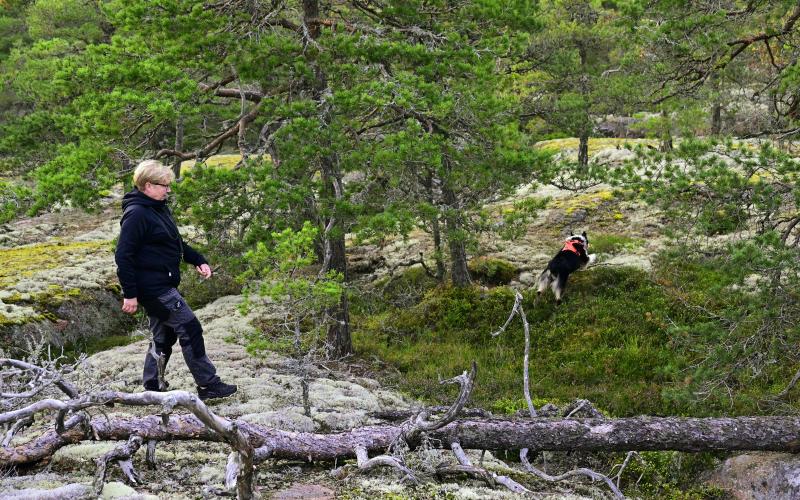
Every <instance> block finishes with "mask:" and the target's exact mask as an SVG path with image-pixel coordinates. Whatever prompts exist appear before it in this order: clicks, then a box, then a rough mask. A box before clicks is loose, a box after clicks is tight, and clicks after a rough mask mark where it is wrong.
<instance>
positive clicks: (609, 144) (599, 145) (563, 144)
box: [536, 137, 658, 155]
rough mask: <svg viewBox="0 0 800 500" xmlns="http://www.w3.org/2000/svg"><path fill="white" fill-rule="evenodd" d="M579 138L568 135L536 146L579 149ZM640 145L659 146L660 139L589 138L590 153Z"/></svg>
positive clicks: (562, 149) (545, 148) (544, 148)
mask: <svg viewBox="0 0 800 500" xmlns="http://www.w3.org/2000/svg"><path fill="white" fill-rule="evenodd" d="M578 142H579V141H578V138H577V137H567V138H564V139H550V140H548V141H540V142H537V143H536V147H537V148H539V149H543V150H545V151H550V152H553V153H558V152H559V151H564V150H567V149H578ZM638 145H652V146H657V145H658V141H656V140H654V139H620V138H615V137H609V138H596V139H589V155H593V154H595V153H597V152H598V151H600V150H603V149H609V148H616V147H630V148H631V149H633V147H635V146H638Z"/></svg>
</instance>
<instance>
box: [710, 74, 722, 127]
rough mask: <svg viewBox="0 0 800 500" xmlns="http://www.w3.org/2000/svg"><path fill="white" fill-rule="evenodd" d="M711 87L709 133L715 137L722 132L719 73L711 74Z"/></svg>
mask: <svg viewBox="0 0 800 500" xmlns="http://www.w3.org/2000/svg"><path fill="white" fill-rule="evenodd" d="M711 88H712V89H713V91H714V102H713V103H712V104H711V135H713V136H715V137H717V136H719V135H720V133H722V102H721V100H722V99H721V97H720V95H719V92H720V83H719V75H718V74H716V73H714V74H712V75H711Z"/></svg>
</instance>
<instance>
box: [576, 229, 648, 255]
mask: <svg viewBox="0 0 800 500" xmlns="http://www.w3.org/2000/svg"><path fill="white" fill-rule="evenodd" d="M643 244H644V240H643V239H641V238H633V237H630V236H626V235H623V234H590V235H589V251H590V252H591V253H606V254H617V253H620V252H625V251H629V250H634V249H636V248H639V247H641V246H642V245H643Z"/></svg>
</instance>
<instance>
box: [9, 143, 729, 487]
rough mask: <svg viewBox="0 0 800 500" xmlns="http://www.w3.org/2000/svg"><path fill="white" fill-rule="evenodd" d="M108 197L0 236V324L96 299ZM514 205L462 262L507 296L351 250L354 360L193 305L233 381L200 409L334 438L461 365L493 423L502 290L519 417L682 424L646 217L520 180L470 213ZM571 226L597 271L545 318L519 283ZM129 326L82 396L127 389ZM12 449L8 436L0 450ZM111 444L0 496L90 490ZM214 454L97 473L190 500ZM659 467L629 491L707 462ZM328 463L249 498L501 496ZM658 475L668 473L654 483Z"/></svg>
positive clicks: (251, 320)
mask: <svg viewBox="0 0 800 500" xmlns="http://www.w3.org/2000/svg"><path fill="white" fill-rule="evenodd" d="M628 153H629V152H626V150H625V149H618V148H617V147H616V145H613V147H608V148H605V149H599V150H598V151H597V152H596V153H595V157H598V158H602V159H603V161H605V162H608V163H613V162H618V161H622V160H623V159H624V158H625V157H626V155H627V154H628ZM118 198H119V196H118V195H117V196H116V197H112V198H109V200H107V204H106V206H105V208H104V209H103V210H101V211H100V212H97V213H94V214H86V213H82V212H78V211H71V210H65V211H62V212H56V213H49V214H45V215H42V216H40V217H37V218H29V219H22V220H19V221H15V222H13V223H10V224H6V225H4V226H3V227H2V228H0V260H2V261H3V262H4V263H8V265H7V267H8V269H14V271H8V272H5V274H0V314H2V315H3V316H0V319H3V318H4V319H3V320H4V321H6V322H7V323H13V324H14V326H15V327H16V325H19V324H23V323H26V322H27V323H28V324H42V325H44V324H47V325H50V326H49V327H50V328H56V329H58V328H61V330H65V329H68V328H69V325H64V324H63V323H59V319H60V320H61V321H62V322H63V321H67V322H68V323H69V321H73V320H64V319H63V318H59V317H58V313H59V312H60V311H61V309H59V308H63V304H64V303H68V302H70V300H72V301H73V302H74V301H77V302H79V303H80V301H81V300H82V297H84V296H85V295H83V294H85V293H86V291H87V290H106V291H110V292H113V287H114V282H115V276H114V263H113V254H112V244H113V239H114V237H115V236H116V234H117V230H118V229H117V228H118V220H119V219H118V214H119V206H118V204H119V201H118ZM525 199H537V200H547V201H546V203H545V205H544V206H545V208H544V209H542V210H540V211H539V212H538V213H537V214H536V216H535V217H534V218H533V219H532V220H531V221H530V222H529V223H528V224H526V225H525V227H524V231H523V232H522V234H521V235H518V237H517V238H515V239H514V240H513V241H507V240H504V239H502V238H500V237H498V236H496V235H489V234H488V233H487V235H486V236H482V237H481V238H480V244H479V245H478V246H477V247H476V248H475V249H474V250H473V252H472V255H471V257H473V258H475V257H481V258H488V259H497V260H501V261H504V262H507V263H509V264H510V265H511V266H512V267H513V269H514V272H513V275H512V277H511V278H510V281H509V283H508V286H489V285H485V284H484V285H483V286H479V287H475V288H474V289H471V290H470V291H468V292H459V291H456V290H452V289H448V288H437V287H436V286H435V285H434V284H431V282H430V281H426V280H425V278H424V276H423V275H424V273H421V269H420V266H415V267H411V268H408V267H405V266H403V265H402V264H403V263H404V262H408V261H409V260H413V259H414V258H418V256H419V254H420V252H422V253H423V254H424V255H430V252H431V249H432V241H431V239H430V236H429V235H428V234H426V233H424V232H422V231H416V232H414V233H412V234H411V235H410V236H409V237H408V238H405V239H403V240H398V241H394V242H388V243H387V244H386V245H384V246H382V247H377V246H370V245H364V246H361V247H359V248H356V249H354V251H353V252H352V256H351V257H352V261H351V265H352V267H353V269H354V270H356V272H357V278H356V279H357V280H358V282H359V283H361V284H365V283H371V284H372V285H373V286H371V287H364V290H369V291H366V292H358V291H356V292H354V298H353V327H354V343H355V346H356V349H357V357H356V358H355V359H351V360H348V361H347V362H344V363H331V362H324V363H317V364H313V365H308V364H305V365H300V364H299V363H298V362H297V361H295V360H293V359H292V358H290V357H286V356H284V355H282V354H280V353H278V352H272V353H267V354H266V355H263V354H262V355H261V356H252V355H251V354H249V353H248V352H247V349H246V345H247V343H248V336H249V335H250V334H251V333H252V332H254V331H256V328H257V327H258V325H259V323H260V322H263V321H265V319H266V320H269V318H270V317H271V315H276V314H278V313H279V310H278V309H277V308H276V307H275V305H274V304H270V303H268V302H264V303H261V304H260V305H259V306H258V307H257V308H256V309H254V310H252V311H250V312H249V313H248V314H247V315H242V313H241V312H240V311H239V308H238V304H239V302H240V301H241V297H239V296H225V297H221V298H219V299H217V300H215V301H213V302H211V303H209V304H207V305H204V306H202V307H199V308H198V309H197V311H196V313H197V315H198V317H199V319H200V320H201V322H202V323H203V326H204V328H205V337H206V346H207V349H208V353H209V357H210V358H211V359H212V361H214V363H215V364H216V365H217V367H218V370H219V373H220V375H221V376H222V378H223V379H224V380H226V381H227V382H231V383H236V384H238V385H239V388H240V390H239V392H238V393H237V394H236V395H235V396H233V397H232V398H230V399H227V400H222V401H218V402H216V403H214V404H213V406H212V409H213V411H215V412H216V413H218V414H220V415H221V416H225V417H228V418H241V419H243V420H246V421H249V422H254V423H258V424H262V425H269V426H274V427H276V428H279V429H284V430H293V431H313V432H332V431H337V430H346V429H350V428H353V427H355V426H360V425H366V424H370V423H376V420H375V419H374V418H373V417H371V416H370V414H371V413H372V412H375V411H379V410H386V409H402V408H412V407H420V406H421V405H422V404H423V403H424V404H433V403H435V404H447V403H448V402H449V401H450V400H451V399H452V397H453V394H452V392H447V391H446V390H443V389H442V388H441V387H440V386H439V385H438V383H437V380H438V379H439V378H446V377H451V376H453V375H456V374H458V373H460V372H461V371H463V370H464V369H466V368H467V367H468V366H469V363H470V362H471V361H472V360H474V359H478V360H479V376H478V383H477V387H476V390H475V393H474V400H473V402H474V403H473V404H475V405H477V406H483V407H485V408H487V409H489V410H492V411H493V412H495V413H503V414H513V413H515V412H518V411H520V410H523V409H524V408H525V404H524V400H523V398H522V390H521V385H522V384H521V379H522V373H521V366H522V342H523V341H522V327H521V323H519V321H518V320H516V321H515V322H514V324H513V325H512V326H511V327H510V328H509V330H508V331H507V332H506V333H504V334H503V335H501V336H500V337H499V338H498V339H493V338H492V337H491V336H490V333H491V332H492V331H495V330H497V328H499V326H500V325H502V324H503V322H504V321H505V319H506V318H507V316H508V314H509V313H510V312H511V306H512V304H513V301H514V299H513V291H514V290H519V291H521V292H522V293H523V295H524V296H525V302H524V305H525V308H526V312H527V313H528V319H529V321H530V324H531V329H532V337H533V339H534V341H533V346H532V357H531V359H532V361H533V366H532V368H531V374H532V375H531V376H532V383H531V390H532V393H533V397H534V402H535V404H536V405H537V406H541V405H543V404H545V403H554V404H556V405H564V404H567V403H569V402H571V401H573V400H574V399H576V398H588V399H590V400H592V401H593V402H594V403H595V404H597V406H598V407H600V408H601V409H602V410H603V411H606V412H608V413H609V414H611V415H613V416H624V415H637V414H642V413H646V414H676V413H680V414H686V413H687V412H689V413H694V414H696V412H697V410H698V408H697V407H692V406H687V403H686V402H685V401H684V400H682V399H680V398H679V397H677V396H674V395H673V393H674V392H676V391H677V392H679V391H680V390H683V389H685V387H688V385H687V384H689V383H690V381H689V380H686V379H685V377H684V376H683V375H681V369H682V366H683V365H681V363H685V361H686V360H681V359H680V357H679V354H680V353H678V352H677V349H676V347H675V346H674V345H673V344H672V339H671V337H670V334H669V331H668V330H669V322H670V321H672V319H673V318H676V317H679V316H680V314H679V313H676V310H675V308H674V300H672V299H671V298H670V297H669V296H668V289H669V287H670V286H671V285H670V282H669V280H667V279H665V278H664V276H663V274H661V271H660V270H661V268H662V267H663V266H661V265H660V264H659V259H660V258H661V257H660V253H661V252H662V250H663V249H664V248H665V245H666V240H665V239H664V237H663V235H662V229H663V222H664V221H662V220H661V218H660V215H659V214H658V213H657V212H656V211H654V210H652V209H651V208H649V207H647V206H645V205H644V204H642V203H640V202H635V201H630V200H628V199H627V197H625V196H624V193H620V192H618V191H616V190H614V189H612V188H610V187H608V186H603V185H598V186H593V187H591V188H589V189H585V190H580V191H577V192H576V191H569V190H564V189H558V188H555V187H552V186H536V185H533V184H525V185H522V186H520V188H519V189H518V191H517V192H516V193H515V194H514V195H513V196H511V197H509V198H508V199H503V200H496V201H494V202H493V203H491V204H489V205H487V207H486V210H487V212H488V213H489V214H491V218H492V220H494V221H495V223H497V224H500V223H501V221H502V220H503V214H504V213H507V212H508V211H509V210H512V209H513V206H514V203H515V202H518V201H521V200H525ZM584 230H585V231H587V232H588V235H589V239H590V242H591V244H590V251H591V252H593V253H597V254H598V260H597V262H596V263H595V264H594V265H593V266H591V267H590V268H589V269H587V270H585V271H582V272H580V273H577V274H576V275H575V276H574V277H573V278H571V280H570V284H569V286H568V291H567V296H566V298H565V302H564V304H563V305H562V306H560V307H559V308H555V307H554V304H553V303H552V297H550V296H549V295H548V296H546V297H545V298H544V299H543V300H542V301H541V302H537V301H535V299H534V298H533V294H532V288H533V287H534V283H535V280H536V278H537V277H538V274H539V272H540V271H541V270H542V269H543V268H544V266H545V264H546V263H547V261H548V260H549V259H550V258H551V257H552V255H553V254H554V253H555V252H556V251H558V250H559V248H560V246H561V244H562V241H563V239H564V238H565V237H566V236H567V235H568V234H569V232H570V231H574V232H578V233H579V232H581V231H584ZM212 281H213V280H212ZM195 286H200V287H202V286H208V285H207V284H199V285H196V284H195ZM72 290H77V291H76V292H70V291H72ZM70 293H72V294H73V295H72V296H70ZM42 294H46V295H42ZM3 301H5V302H3ZM93 304H94V305H92V306H91V307H89V308H87V309H91V308H97V307H98V306H97V304H98V302H93ZM101 307H102V311H103V314H107V315H110V314H112V312H113V311H117V308H118V307H119V304H118V302H117V301H113V300H112V301H107V302H103V303H102V306H101ZM48 314H50V316H48ZM676 314H677V315H676ZM54 319H55V320H54ZM59 325H60V326H59ZM143 326H144V323H143V322H142V318H139V323H138V327H134V328H132V329H131V328H129V329H128V330H125V331H120V332H119V333H120V335H118V338H117V339H116V340H114V341H113V342H110V343H109V344H105V345H103V346H102V348H103V349H104V350H102V352H97V353H96V354H94V355H92V356H90V357H89V359H88V360H87V363H86V364H85V366H84V367H83V368H82V370H80V371H79V372H77V373H76V374H75V377H77V379H76V380H78V381H79V382H80V384H81V385H82V386H83V387H84V388H85V389H86V390H91V389H92V388H99V387H104V388H113V389H118V390H122V391H131V392H136V391H139V390H141V388H140V381H141V366H142V361H143V358H144V353H145V350H146V346H147V340H146V338H147V332H146V330H145V329H144V328H143ZM115 343H117V344H122V345H118V346H114V345H113V344H115ZM97 349H98V348H97V347H96V348H95V349H92V350H97ZM430 360H436V362H434V363H432V362H430ZM303 376H306V377H310V379H311V383H310V387H309V397H310V412H308V413H307V412H305V410H304V405H303V401H302V389H301V384H300V381H301V379H302V377H303ZM168 380H169V381H170V384H171V388H174V389H183V390H189V391H193V390H194V383H193V381H192V379H191V376H190V375H189V373H188V371H187V370H186V367H185V364H184V363H183V362H182V360H181V359H180V357H179V356H177V352H176V356H174V357H173V359H172V361H171V364H170V367H169V372H168ZM726 404H727V403H726ZM720 408H722V406H720ZM145 411H146V410H141V409H138V410H131V409H120V408H115V409H114V410H113V412H114V413H111V414H112V415H123V414H127V415H141V414H142V413H143V412H145ZM704 411H705V412H707V413H708V414H715V413H718V412H719V411H721V410H717V409H716V408H715V407H714V406H711V405H707V406H706V407H705V409H704ZM37 425H38V426H39V428H40V429H41V428H45V427H46V426H48V425H51V422H50V420H49V419H48V418H44V419H41V420H40V421H38V422H37ZM29 435H31V432H28V433H27V434H26V436H29ZM23 440H24V437H22V438H16V439H15V441H14V442H13V443H12V444H19V443H21V442H23ZM112 446H113V444H111V443H94V442H85V443H82V444H80V445H74V446H69V447H66V448H64V449H62V450H60V451H59V452H58V453H57V454H56V456H55V457H54V458H53V460H52V461H51V462H50V463H49V464H48V465H47V466H46V467H44V468H41V469H36V470H34V471H31V473H30V474H26V475H21V476H5V477H2V478H0V496H3V495H10V494H11V493H12V492H14V491H19V490H21V489H24V488H52V487H55V486H59V485H63V484H66V483H69V482H83V483H88V482H91V479H92V475H93V473H94V469H95V466H94V462H93V460H91V459H92V458H96V457H98V456H100V455H102V454H103V453H104V452H106V451H108V450H109V449H110V447H112ZM227 454H228V450H227V449H226V448H225V446H223V445H219V444H214V443H177V442H174V443H165V444H162V445H160V446H159V448H158V455H157V459H158V461H159V463H160V466H159V467H158V469H156V470H154V471H151V470H148V469H146V467H145V464H144V463H143V462H144V458H143V457H141V456H138V457H137V458H136V460H135V461H134V464H135V466H136V468H137V470H139V472H140V473H141V474H142V476H143V477H144V484H142V485H140V486H136V487H135V489H130V487H128V486H125V485H123V484H122V483H121V481H122V475H121V473H120V472H119V470H118V469H116V468H112V471H111V474H110V476H109V481H110V483H109V485H108V486H107V488H108V490H107V491H105V492H104V496H105V497H113V496H128V497H131V496H133V497H138V498H147V497H154V496H155V497H159V498H199V497H208V496H209V495H211V493H209V491H210V490H209V488H210V487H218V486H220V483H221V481H222V474H223V473H224V469H225V461H226V459H227ZM140 455H141V454H140ZM670 457H672V456H671V455H668V454H664V455H655V456H654V457H652V458H653V460H654V461H655V462H656V463H658V464H660V465H659V466H658V467H656V468H655V469H654V468H652V467H651V468H650V469H647V468H643V469H632V470H637V471H638V472H640V473H641V474H645V475H646V478H645V481H648V480H654V481H657V482H658V481H660V482H661V486H663V483H665V482H668V483H669V485H672V487H675V485H676V484H679V482H678V479H675V477H676V476H677V474H678V472H680V471H683V470H685V468H686V467H697V468H701V469H702V468H705V467H708V466H709V464H713V463H716V459H714V458H713V457H709V456H701V457H700V458H698V459H697V460H686V459H681V458H680V457H677V458H675V457H672V458H670ZM410 460H411V461H412V465H413V466H414V467H415V468H416V469H417V470H420V471H423V472H425V471H428V473H430V472H431V471H433V469H434V468H435V466H436V465H437V464H440V463H442V462H445V461H452V460H453V459H452V458H451V454H449V453H447V454H445V453H440V452H424V453H421V454H417V455H414V457H413V458H410ZM540 460H545V461H548V462H549V467H551V472H554V473H555V472H563V471H564V470H568V469H569V468H571V467H574V466H579V465H582V464H585V463H586V462H587V461H588V462H592V461H593V460H595V459H593V458H591V457H584V456H578V455H570V456H560V455H559V456H555V455H550V456H542V457H540ZM620 460H621V457H618V456H606V457H603V458H602V459H600V460H599V462H598V461H597V460H595V462H596V463H597V464H598V465H599V466H602V467H606V466H608V467H610V465H612V464H613V463H617V462H618V461H620ZM676 463H677V464H678V465H676ZM484 464H485V465H487V466H488V467H489V468H490V469H492V468H493V470H496V471H498V472H504V473H507V472H508V470H507V467H508V466H507V465H505V464H504V463H503V462H501V461H499V460H496V459H494V458H493V457H491V455H489V456H488V457H487V458H485V460H484ZM339 465H341V464H339ZM539 465H542V464H541V463H540V464H539ZM659 467H660V468H659ZM331 468H332V465H331V464H318V465H308V464H302V463H291V462H285V461H274V462H268V463H267V464H264V465H262V466H260V467H259V480H258V484H259V486H260V488H261V492H262V494H263V495H264V496H266V497H272V498H305V497H303V496H302V495H306V497H310V498H333V497H334V496H335V497H336V498H506V497H507V498H513V497H515V495H513V494H511V493H507V492H505V491H502V490H490V489H488V488H486V487H485V486H483V485H482V484H479V483H476V482H471V481H460V482H459V483H439V482H435V481H428V482H426V483H425V485H424V486H422V487H418V488H409V487H407V486H402V485H399V484H398V483H397V477H396V475H395V474H394V473H393V472H390V471H388V472H387V471H384V472H378V473H370V474H369V475H364V476H361V475H350V476H348V477H347V478H345V479H344V480H334V479H333V478H331V477H330V475H329V471H330V469H331ZM665 471H669V474H672V476H670V477H668V478H667V479H665V477H667V475H668V473H667V472H665ZM676 471H677V472H676ZM603 472H607V470H605V471H603ZM430 476H431V477H432V474H430ZM634 480H635V478H634ZM527 484H528V486H530V487H532V488H533V489H534V490H535V491H538V492H539V493H537V495H538V496H537V498H598V497H605V496H607V495H608V491H607V490H604V489H602V488H599V487H595V486H592V485H587V484H585V483H580V482H572V483H570V484H569V485H568V486H567V485H564V486H559V487H555V486H552V485H546V484H544V483H541V482H538V483H537V482H536V481H531V482H529V483H527ZM661 486H659V487H661ZM654 491H664V490H663V488H662V489H660V490H659V489H658V488H656V489H655V490H654Z"/></svg>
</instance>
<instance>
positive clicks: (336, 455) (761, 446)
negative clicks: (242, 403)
mask: <svg viewBox="0 0 800 500" xmlns="http://www.w3.org/2000/svg"><path fill="white" fill-rule="evenodd" d="M77 418H78V417H73V419H77ZM236 425H237V428H238V429H239V430H240V431H241V432H242V435H244V436H247V438H248V439H249V442H250V445H251V446H252V447H253V448H261V447H262V446H264V445H268V446H269V447H270V449H271V451H272V453H271V455H270V456H271V458H282V459H291V460H311V461H320V460H322V461H333V460H336V459H341V458H354V457H356V452H355V450H356V448H358V447H363V448H365V449H366V450H367V451H368V452H378V451H381V452H382V451H384V450H386V448H388V447H389V445H390V444H392V443H393V442H394V441H395V440H396V439H398V438H399V437H400V436H401V435H402V434H403V427H402V426H401V425H378V426H369V427H361V428H357V429H353V430H351V431H349V432H343V433H337V434H315V433H304V432H288V431H280V430H276V429H271V428H268V427H263V426H259V425H255V424H250V423H247V422H242V421H238V422H237V423H236ZM92 427H93V428H94V430H95V431H96V432H97V437H98V438H99V439H101V440H127V439H128V438H129V437H130V436H131V435H138V436H141V437H142V438H143V439H144V440H145V441H147V440H155V441H169V440H171V439H175V440H200V441H217V442H220V441H222V438H220V436H219V435H218V434H216V433H215V432H213V431H211V430H209V429H208V428H207V427H206V426H205V425H204V424H203V423H202V422H201V421H200V420H199V419H198V418H197V417H195V416H194V415H176V416H173V417H172V418H170V419H169V423H168V425H166V426H164V425H163V423H162V420H161V417H160V416H148V417H141V418H111V419H106V418H99V417H98V418H96V419H94V420H93V421H92ZM66 428H67V430H66V431H65V432H63V433H62V435H60V436H59V435H58V434H57V433H56V432H55V430H50V431H47V432H46V433H44V434H43V435H41V436H39V437H38V438H36V439H34V440H32V441H30V442H28V443H26V444H22V445H19V446H16V447H10V448H2V449H0V466H19V465H25V464H32V463H36V462H39V461H42V460H45V459H47V458H48V457H50V456H52V455H53V453H55V451H56V450H58V449H59V448H61V447H63V446H66V445H68V444H73V443H77V442H79V441H82V440H84V439H91V434H90V433H91V430H90V429H89V428H88V427H87V426H82V425H79V424H78V423H77V422H74V421H73V420H71V421H70V422H67V424H66ZM424 435H425V436H427V438H428V440H427V445H428V446H433V447H440V448H442V449H449V447H450V443H459V444H460V445H461V447H462V448H464V449H505V450H515V449H522V448H528V449H529V450H530V451H531V452H537V451H659V450H675V451H686V452H701V451H736V450H754V451H781V452H790V453H796V452H800V439H798V436H800V417H736V418H681V417H665V418H659V417H636V418H620V419H596V418H592V419H533V420H501V419H463V420H456V421H454V422H452V423H450V424H448V425H446V426H444V427H442V428H440V429H437V430H433V431H430V432H427V433H425V434H424ZM422 439H424V438H423V436H422V435H420V436H417V437H416V438H414V439H413V440H412V441H411V442H409V444H410V445H411V446H412V447H413V446H416V445H419V444H420V442H421V441H422Z"/></svg>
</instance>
